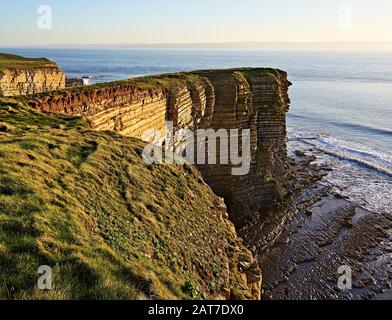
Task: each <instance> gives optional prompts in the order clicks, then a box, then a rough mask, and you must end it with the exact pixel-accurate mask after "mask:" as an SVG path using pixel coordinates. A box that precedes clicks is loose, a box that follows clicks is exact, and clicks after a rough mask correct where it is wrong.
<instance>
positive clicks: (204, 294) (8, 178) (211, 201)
mask: <svg viewBox="0 0 392 320" xmlns="http://www.w3.org/2000/svg"><path fill="white" fill-rule="evenodd" d="M143 147H144V144H143V143H142V142H141V141H139V140H135V139H130V138H125V137H121V136H119V135H117V134H114V133H110V132H94V131H91V130H90V129H89V126H88V123H87V122H86V121H85V120H84V119H82V118H76V117H74V118H70V117H67V118H66V117H60V116H53V115H45V114H41V113H39V112H37V111H34V110H33V109H30V108H29V107H26V106H24V105H23V104H20V103H16V102H15V101H14V100H0V299H155V298H163V299H203V298H214V297H220V296H221V293H222V290H223V292H227V289H231V292H232V297H233V293H234V297H238V298H242V297H244V296H243V294H244V292H245V290H246V278H245V279H244V275H243V274H241V273H239V272H238V267H237V265H236V256H237V255H240V254H249V252H248V251H247V250H246V249H245V248H243V246H242V245H241V244H240V242H239V241H238V239H237V237H236V235H235V232H234V231H233V227H232V225H231V224H230V223H229V222H228V221H227V220H225V219H224V218H223V217H222V206H221V204H219V201H218V199H217V198H216V196H215V195H214V194H213V193H212V191H211V190H210V188H209V187H208V186H207V185H206V184H205V183H204V182H203V181H202V179H201V177H200V175H199V173H198V172H197V171H196V170H195V169H194V168H193V167H192V166H189V165H184V166H162V165H159V166H147V165H145V164H144V163H143V162H142V160H141V153H142V150H143ZM41 265H49V266H51V267H52V269H53V288H52V290H49V291H41V290H39V289H38V287H37V280H38V278H39V275H38V272H37V269H38V267H39V266H41Z"/></svg>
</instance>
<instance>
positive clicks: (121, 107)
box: [24, 68, 290, 222]
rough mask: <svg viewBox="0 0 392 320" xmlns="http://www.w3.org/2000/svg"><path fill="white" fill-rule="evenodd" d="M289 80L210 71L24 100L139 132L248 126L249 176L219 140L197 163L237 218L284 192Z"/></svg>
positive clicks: (101, 125)
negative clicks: (211, 155) (229, 159)
mask: <svg viewBox="0 0 392 320" xmlns="http://www.w3.org/2000/svg"><path fill="white" fill-rule="evenodd" d="M289 86H290V82H289V81H288V80H287V74H286V73H285V72H283V71H280V70H275V69H262V68H249V69H230V70H208V71H198V72H192V73H179V74H171V75H161V76H155V77H143V78H137V79H132V80H127V81H119V82H114V83H107V84H100V85H95V86H90V87H83V88H73V89H72V88H70V89H67V90H63V91H55V92H53V93H50V94H48V95H45V96H30V97H26V98H24V100H27V102H28V104H29V105H30V106H32V107H34V108H36V109H39V110H41V111H45V112H52V113H60V114H66V115H78V116H85V117H87V118H88V119H89V120H90V122H91V125H92V127H93V128H94V129H96V130H99V131H102V130H113V131H116V132H119V133H121V134H123V135H126V136H131V137H137V138H142V137H143V135H144V133H145V132H146V131H148V130H151V129H154V130H155V132H156V135H157V136H160V137H166V132H167V121H170V122H171V123H172V124H173V128H174V135H176V133H179V132H180V131H181V130H183V129H190V130H196V129H214V130H216V131H218V130H220V129H226V130H231V129H240V131H239V132H238V135H241V130H244V129H248V130H250V135H251V143H250V146H251V150H250V151H251V152H250V170H249V173H248V174H245V175H240V176H234V175H233V171H232V169H233V167H235V166H234V165H232V164H222V163H220V162H219V155H220V153H221V152H224V151H227V150H223V148H222V149H220V148H219V145H218V150H217V155H218V162H217V164H205V165H198V167H199V169H200V171H201V172H202V174H203V176H204V178H205V180H206V182H207V183H208V184H209V185H210V186H211V187H212V189H213V190H214V191H215V193H216V194H217V195H219V196H221V197H223V198H224V199H225V201H226V203H227V205H228V210H229V213H230V218H231V219H232V220H233V221H234V222H238V221H240V220H241V219H242V218H245V217H248V216H249V215H250V214H256V213H258V212H259V211H260V210H261V209H263V208H271V207H275V206H276V205H277V204H278V203H279V202H281V201H282V199H283V198H284V197H285V196H286V188H285V185H286V180H287V179H286V178H287V172H288V169H287V168H288V165H287V152H286V144H285V136H286V117H285V116H286V112H287V111H288V106H289V99H288V94H287V92H288V87H289ZM149 137H150V139H151V140H153V139H156V137H151V136H149ZM144 138H146V136H144ZM231 138H235V139H237V138H238V137H236V136H234V137H231ZM239 147H240V148H241V143H239ZM240 152H241V150H240Z"/></svg>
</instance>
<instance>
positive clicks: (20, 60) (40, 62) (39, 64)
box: [0, 53, 57, 69]
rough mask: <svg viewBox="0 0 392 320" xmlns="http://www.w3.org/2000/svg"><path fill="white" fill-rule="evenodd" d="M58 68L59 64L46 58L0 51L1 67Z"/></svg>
mask: <svg viewBox="0 0 392 320" xmlns="http://www.w3.org/2000/svg"><path fill="white" fill-rule="evenodd" d="M36 68H57V64H56V63H54V62H52V61H50V60H49V59H46V58H25V57H22V56H17V55H14V54H8V53H0V69H36Z"/></svg>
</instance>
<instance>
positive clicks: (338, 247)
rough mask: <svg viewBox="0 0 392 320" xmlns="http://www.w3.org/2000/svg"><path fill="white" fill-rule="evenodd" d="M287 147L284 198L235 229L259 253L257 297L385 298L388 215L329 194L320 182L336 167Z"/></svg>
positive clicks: (391, 240) (391, 222)
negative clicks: (343, 271)
mask: <svg viewBox="0 0 392 320" xmlns="http://www.w3.org/2000/svg"><path fill="white" fill-rule="evenodd" d="M295 153H296V154H297V156H296V158H295V159H292V161H291V166H292V171H293V173H294V174H295V175H296V177H297V179H296V181H297V182H296V183H295V185H294V190H295V191H294V197H293V201H292V203H291V204H290V205H289V206H288V208H287V209H286V210H281V211H280V212H279V214H278V215H277V214H276V212H274V213H273V215H272V214H268V213H267V214H266V215H261V216H260V217H259V218H255V219H254V220H252V221H251V222H250V221H249V222H250V223H248V225H247V226H245V227H243V228H242V229H241V230H239V234H240V236H242V237H244V239H245V244H246V245H247V246H248V248H250V249H251V250H252V251H253V253H254V254H255V256H256V257H257V259H258V260H259V263H260V268H261V269H262V274H263V288H262V289H263V299H266V300H271V299H273V300H298V299H299V300H308V299H332V300H359V299H388V298H390V297H391V295H392V281H391V276H392V269H391V268H390V267H391V266H392V255H391V252H392V217H391V216H389V215H387V214H383V213H379V214H378V213H374V212H371V211H369V210H366V209H364V208H362V207H360V206H359V205H356V204H354V203H353V202H351V201H350V200H349V199H347V198H346V197H345V196H342V195H341V194H339V193H336V192H335V191H334V190H333V189H334V188H333V186H332V185H330V186H328V185H325V183H322V181H323V178H324V177H326V176H328V174H329V173H331V172H333V170H336V169H333V168H332V167H328V166H325V165H320V164H317V163H315V162H317V160H318V159H317V158H316V157H314V156H309V155H307V153H306V151H302V150H297V151H295ZM271 231H272V232H271ZM344 266H346V267H349V268H350V269H351V270H352V289H351V290H340V289H339V287H338V281H339V279H340V277H341V275H340V274H339V273H338V270H339V268H341V267H344Z"/></svg>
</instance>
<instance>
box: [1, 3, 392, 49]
mask: <svg viewBox="0 0 392 320" xmlns="http://www.w3.org/2000/svg"><path fill="white" fill-rule="evenodd" d="M43 4H47V5H50V6H51V8H52V10H53V29H52V30H50V31H43V30H39V29H38V27H37V20H38V17H39V14H38V13H37V10H38V7H39V6H40V5H43ZM342 5H350V7H349V8H350V10H351V11H352V24H351V25H349V26H348V27H347V25H346V27H344V28H342V27H339V26H341V24H340V22H339V21H341V19H342V14H344V13H342V12H340V13H339V10H341V9H342V7H341V6H342ZM343 8H344V7H343ZM343 12H346V13H347V11H343ZM391 16H392V1H391V0H342V1H339V0H329V1H315V0H272V1H271V0H17V1H2V3H1V12H0V47H1V46H12V45H18V46H19V45H42V44H98V43H99V44H105V43H184V42H186V43H187V42H232V41H392V22H391V21H392V19H391ZM343 21H345V20H343Z"/></svg>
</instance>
